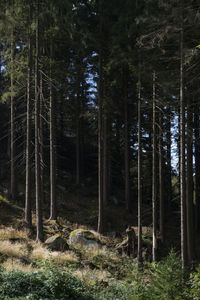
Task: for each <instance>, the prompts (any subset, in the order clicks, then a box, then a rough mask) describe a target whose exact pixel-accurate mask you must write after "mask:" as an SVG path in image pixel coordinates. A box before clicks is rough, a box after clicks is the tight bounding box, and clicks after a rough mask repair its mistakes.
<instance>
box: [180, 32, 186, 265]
mask: <svg viewBox="0 0 200 300" xmlns="http://www.w3.org/2000/svg"><path fill="white" fill-rule="evenodd" d="M183 88H184V87H183V27H181V32H180V127H179V128H180V133H179V135H180V207H181V260H182V267H183V268H185V266H186V258H187V255H186V245H187V243H186V241H187V240H186V212H185V210H186V208H185V199H186V188H185V175H186V172H185V104H184V98H183Z"/></svg>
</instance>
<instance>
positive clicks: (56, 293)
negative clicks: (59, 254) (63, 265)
mask: <svg viewBox="0 0 200 300" xmlns="http://www.w3.org/2000/svg"><path fill="white" fill-rule="evenodd" d="M0 283H1V284H0V296H1V299H6V297H13V296H15V297H16V298H18V297H28V299H41V298H42V299H69V300H73V299H74V300H75V299H79V300H84V299H85V300H86V299H87V300H92V299H94V298H93V297H92V296H90V295H89V294H88V293H87V292H86V288H85V287H84V285H83V284H82V282H81V281H80V280H78V279H76V278H75V277H73V276H72V275H71V274H70V273H69V272H68V271H67V270H60V269H58V268H56V267H49V268H48V269H45V270H43V271H38V272H33V273H24V272H21V271H13V272H1V273H0ZM9 299H10V298H9ZM26 299H27V298H26Z"/></svg>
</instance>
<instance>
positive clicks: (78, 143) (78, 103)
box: [76, 80, 80, 186]
mask: <svg viewBox="0 0 200 300" xmlns="http://www.w3.org/2000/svg"><path fill="white" fill-rule="evenodd" d="M76 185H77V186H79V185H80V82H79V80H78V88H77V96H76Z"/></svg>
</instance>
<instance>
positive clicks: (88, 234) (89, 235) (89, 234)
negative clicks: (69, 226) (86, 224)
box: [70, 229, 97, 241]
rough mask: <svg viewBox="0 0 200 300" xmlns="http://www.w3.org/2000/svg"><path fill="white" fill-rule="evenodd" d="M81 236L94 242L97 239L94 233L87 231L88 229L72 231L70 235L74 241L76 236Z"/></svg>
mask: <svg viewBox="0 0 200 300" xmlns="http://www.w3.org/2000/svg"><path fill="white" fill-rule="evenodd" d="M79 233H80V234H81V235H82V236H83V237H85V238H86V239H88V240H94V241H96V240H97V239H96V238H95V236H94V234H93V233H92V232H90V231H89V230H86V229H76V230H74V231H72V232H71V233H70V239H73V237H74V236H75V235H76V234H79Z"/></svg>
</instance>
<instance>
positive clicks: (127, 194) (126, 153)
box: [123, 69, 131, 212]
mask: <svg viewBox="0 0 200 300" xmlns="http://www.w3.org/2000/svg"><path fill="white" fill-rule="evenodd" d="M123 75H124V78H123V79H124V163H125V170H124V172H125V203H126V209H127V210H128V211H129V212H130V211H131V205H130V158H129V120H128V86H127V69H125V70H124V74H123Z"/></svg>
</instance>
